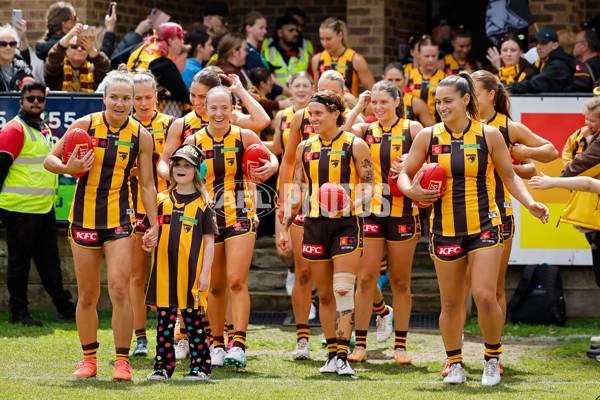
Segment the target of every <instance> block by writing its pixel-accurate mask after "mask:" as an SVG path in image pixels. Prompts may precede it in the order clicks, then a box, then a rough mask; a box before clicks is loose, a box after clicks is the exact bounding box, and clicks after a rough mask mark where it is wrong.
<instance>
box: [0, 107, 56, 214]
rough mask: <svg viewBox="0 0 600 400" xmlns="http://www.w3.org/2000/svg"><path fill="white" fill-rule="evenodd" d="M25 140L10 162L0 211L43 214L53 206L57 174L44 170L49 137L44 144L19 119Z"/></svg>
mask: <svg viewBox="0 0 600 400" xmlns="http://www.w3.org/2000/svg"><path fill="white" fill-rule="evenodd" d="M14 121H17V122H18V123H20V124H21V126H22V127H23V134H24V135H23V136H24V137H25V140H24V143H23V148H22V149H21V152H20V153H19V156H18V157H17V158H16V160H14V162H13V163H12V165H11V166H10V169H9V170H8V175H7V176H6V180H5V181H4V186H2V189H1V190H2V191H1V192H0V208H2V209H4V210H8V211H14V212H20V213H26V214H46V213H47V212H49V211H50V210H51V209H52V207H53V206H54V202H55V199H56V194H57V191H58V175H56V174H53V173H52V172H50V171H48V170H47V169H46V168H44V160H45V159H46V156H47V155H48V153H49V152H50V149H51V148H52V134H51V133H50V130H49V129H48V127H47V126H45V129H48V141H46V139H44V137H43V136H42V133H41V132H40V131H38V130H36V129H34V128H32V127H31V126H29V125H27V124H26V123H25V122H23V120H21V119H20V118H19V117H16V118H15V119H14Z"/></svg>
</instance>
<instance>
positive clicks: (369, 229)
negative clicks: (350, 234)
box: [363, 224, 380, 233]
mask: <svg viewBox="0 0 600 400" xmlns="http://www.w3.org/2000/svg"><path fill="white" fill-rule="evenodd" d="M379 228H380V226H379V225H372V224H364V225H363V230H364V232H365V233H379Z"/></svg>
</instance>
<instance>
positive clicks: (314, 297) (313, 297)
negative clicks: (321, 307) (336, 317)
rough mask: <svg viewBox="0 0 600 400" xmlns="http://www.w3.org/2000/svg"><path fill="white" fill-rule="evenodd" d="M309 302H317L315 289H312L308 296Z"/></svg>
mask: <svg viewBox="0 0 600 400" xmlns="http://www.w3.org/2000/svg"><path fill="white" fill-rule="evenodd" d="M310 302H311V303H313V304H316V303H317V289H315V290H313V291H312V294H311V296H310Z"/></svg>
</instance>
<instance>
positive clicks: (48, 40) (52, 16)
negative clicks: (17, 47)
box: [35, 1, 78, 61]
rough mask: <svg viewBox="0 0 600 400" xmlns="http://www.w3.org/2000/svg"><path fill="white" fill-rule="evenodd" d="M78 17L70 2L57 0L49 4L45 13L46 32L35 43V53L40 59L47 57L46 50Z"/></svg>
mask: <svg viewBox="0 0 600 400" xmlns="http://www.w3.org/2000/svg"><path fill="white" fill-rule="evenodd" d="M77 21H78V18H77V14H75V9H74V8H73V6H72V5H71V3H67V2H65V1H59V2H56V3H54V4H52V5H51V6H50V8H49V9H48V14H46V28H47V29H46V33H45V34H44V37H43V38H42V40H38V42H37V43H36V44H35V54H36V55H37V56H38V58H39V59H40V60H42V61H46V58H48V52H49V51H50V49H51V48H52V46H54V45H55V44H56V42H58V41H59V40H60V39H61V38H62V37H63V36H65V35H66V34H67V33H68V32H69V31H70V30H71V29H72V28H73V27H74V26H75V24H76V23H77Z"/></svg>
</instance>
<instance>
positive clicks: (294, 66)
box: [262, 46, 310, 86]
mask: <svg viewBox="0 0 600 400" xmlns="http://www.w3.org/2000/svg"><path fill="white" fill-rule="evenodd" d="M298 50H299V56H300V57H299V58H298V57H290V60H289V64H288V63H286V62H285V60H284V59H283V56H282V55H281V53H280V52H279V50H277V48H276V47H275V46H269V47H264V46H263V48H262V53H263V54H264V56H265V60H266V61H267V62H268V63H270V64H271V65H273V66H274V67H275V68H276V69H275V71H274V72H273V73H274V74H275V77H276V78H277V80H278V81H279V82H281V83H282V84H283V85H286V86H287V85H289V82H288V78H289V77H290V76H292V75H294V74H295V73H296V72H300V71H308V67H309V65H310V54H309V53H308V51H307V50H306V49H303V48H299V49H298Z"/></svg>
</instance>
